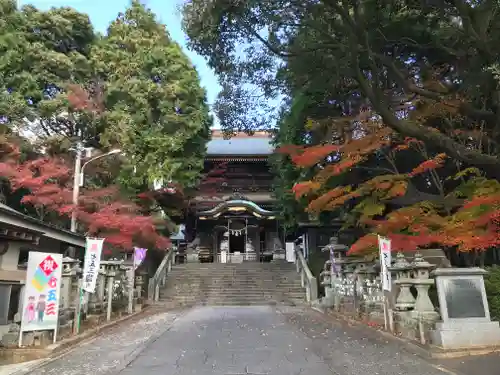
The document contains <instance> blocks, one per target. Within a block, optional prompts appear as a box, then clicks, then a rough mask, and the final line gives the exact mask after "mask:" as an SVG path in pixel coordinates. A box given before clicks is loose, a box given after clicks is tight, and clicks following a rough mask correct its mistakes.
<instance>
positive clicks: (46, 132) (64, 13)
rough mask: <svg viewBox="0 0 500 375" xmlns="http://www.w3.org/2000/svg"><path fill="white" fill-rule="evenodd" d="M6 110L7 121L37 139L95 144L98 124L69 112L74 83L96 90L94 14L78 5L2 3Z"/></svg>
mask: <svg viewBox="0 0 500 375" xmlns="http://www.w3.org/2000/svg"><path fill="white" fill-rule="evenodd" d="M0 15H2V20H3V22H2V24H1V25H0V41H1V42H0V93H1V94H0V113H1V114H2V116H3V122H4V124H7V125H8V126H9V127H11V128H16V129H19V130H20V131H22V132H25V133H28V134H30V136H31V137H33V136H36V137H37V138H41V139H43V140H45V139H52V138H54V137H57V138H59V139H61V138H62V137H63V139H68V138H69V139H71V138H73V137H75V136H77V135H78V134H80V135H81V136H82V137H83V138H84V139H86V140H89V141H93V142H94V144H95V141H96V138H97V134H98V132H99V129H98V124H96V123H93V122H92V121H90V119H88V118H85V117H76V116H71V115H69V113H70V109H69V108H68V95H69V94H70V90H68V85H69V84H77V85H81V86H83V87H87V86H88V88H90V87H91V86H92V83H91V79H92V67H91V64H90V60H89V59H90V55H89V54H90V50H91V45H92V43H94V40H95V35H94V30H93V27H92V25H91V23H90V20H89V17H88V16H87V15H86V14H82V13H79V12H77V11H76V10H74V9H72V8H52V9H51V10H49V11H46V12H42V11H39V10H37V9H36V8H35V7H33V6H25V7H23V8H22V9H20V10H18V9H17V8H16V2H15V1H12V0H1V1H0Z"/></svg>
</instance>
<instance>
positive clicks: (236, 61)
mask: <svg viewBox="0 0 500 375" xmlns="http://www.w3.org/2000/svg"><path fill="white" fill-rule="evenodd" d="M498 10H499V4H498V3H497V2H495V1H484V2H465V1H458V2H443V1H441V2H430V3H429V2H424V3H423V2H415V1H406V0H393V1H389V2H384V3H383V4H382V3H380V2H377V1H373V0H363V1H358V0H356V1H354V0H352V1H351V0H348V1H343V2H335V1H328V0H323V1H303V2H292V3H290V2H284V1H274V0H273V1H271V0H268V1H246V2H241V3H238V4H235V3H228V2H226V1H223V0H215V1H211V2H206V1H202V0H190V1H188V2H187V4H186V5H185V7H184V20H185V21H184V28H185V30H186V32H187V34H188V35H189V37H190V43H191V47H192V48H193V49H195V50H196V51H197V52H198V53H200V54H202V55H203V56H205V57H207V58H208V60H209V63H210V65H211V66H212V67H213V68H214V69H215V71H216V72H217V73H218V74H220V75H221V77H222V78H221V79H222V81H223V83H224V84H227V85H232V86H231V87H232V89H227V90H223V92H222V94H221V97H220V99H219V103H220V105H221V106H222V107H224V108H230V109H231V110H230V111H228V112H227V113H226V114H225V116H226V118H227V119H228V121H225V120H224V118H223V119H222V124H223V125H225V126H227V127H229V128H231V126H232V125H231V121H229V120H230V119H232V118H233V117H236V116H237V117H238V118H240V119H242V118H243V119H244V118H245V113H246V111H245V108H244V106H233V107H229V106H227V105H226V106H224V104H225V103H227V102H229V101H231V99H232V97H233V96H235V94H238V96H237V97H236V98H235V102H236V103H239V102H240V101H239V97H241V95H239V94H240V93H241V91H242V90H244V89H245V88H246V87H248V83H249V77H256V78H255V79H253V80H252V81H251V83H254V84H256V85H257V86H258V87H259V88H260V89H261V90H262V91H263V92H264V93H265V94H267V96H268V97H273V96H275V95H276V93H277V92H278V93H279V92H280V93H284V94H285V95H289V94H290V93H291V91H290V87H298V86H299V85H300V84H302V85H303V87H306V88H308V89H311V90H317V91H319V92H323V93H324V94H325V97H326V98H327V99H331V100H338V98H337V97H335V98H330V97H328V96H329V95H330V94H331V87H333V86H335V87H336V86H337V85H338V84H339V83H342V84H343V86H344V87H345V88H346V89H347V88H349V91H350V92H351V95H352V94H353V93H356V94H357V97H358V103H359V104H360V105H361V106H358V110H359V109H360V108H361V107H362V106H368V107H369V108H370V111H372V112H373V113H375V114H377V115H378V116H380V117H381V118H382V119H383V122H384V124H385V125H386V126H388V127H389V128H391V129H392V130H394V131H396V132H398V133H399V134H401V135H402V136H408V137H413V138H416V139H419V140H421V141H424V142H425V144H426V145H427V146H429V147H432V148H436V149H439V151H440V152H445V153H446V154H447V155H449V156H450V157H452V158H453V159H456V160H458V161H460V162H462V163H464V164H465V165H466V166H465V167H467V166H476V167H479V168H481V169H483V170H485V171H487V172H488V173H489V174H490V175H491V176H497V177H498V175H499V172H498V171H499V170H500V169H499V168H498V166H499V159H498V147H497V146H496V145H497V144H498V141H499V139H498V134H499V133H498V131H497V126H498V124H497V121H496V118H497V115H498V111H499V103H498V97H497V95H496V92H497V91H498V81H497V80H495V79H494V78H495V72H496V70H495V69H496V66H495V63H496V61H497V60H498V57H499V54H500V48H499V47H498V43H496V41H497V40H498V37H499V30H498V28H496V27H494V26H493V25H495V24H497V23H498V22H499V19H498V17H499V14H500V12H498ZM372 30H375V31H376V32H371V31H372ZM238 46H240V47H238ZM241 46H243V48H242V47H241ZM241 49H244V50H245V51H246V52H247V53H246V54H245V53H242V52H241ZM272 68H274V71H277V72H278V74H277V75H272V74H271V77H269V75H270V73H269V72H270V71H271V72H272V70H270V69H272ZM325 72H327V73H325ZM263 76H264V77H265V78H266V79H262V77H263ZM284 79H285V80H286V81H288V84H286V85H283V80H284ZM259 80H260V81H261V82H262V83H259ZM290 80H291V81H292V82H293V85H290ZM350 101H351V102H352V100H350ZM415 107H419V108H425V109H427V110H428V111H429V112H433V113H432V116H426V117H424V118H419V117H413V116H411V112H412V109H413V108H415ZM436 107H437V108H442V107H447V108H448V110H447V111H446V113H447V116H448V117H443V116H441V114H440V113H439V112H435V111H434V109H435V108H436ZM249 108H252V109H253V107H249ZM402 110H403V111H405V112H406V115H405V116H401V115H399V113H400V112H401V111H402ZM238 112H239V114H238ZM349 112H353V111H349ZM221 114H224V113H221ZM450 114H451V117H450ZM246 126H247V128H249V129H251V128H252V124H249V123H247V124H246ZM229 130H230V129H229Z"/></svg>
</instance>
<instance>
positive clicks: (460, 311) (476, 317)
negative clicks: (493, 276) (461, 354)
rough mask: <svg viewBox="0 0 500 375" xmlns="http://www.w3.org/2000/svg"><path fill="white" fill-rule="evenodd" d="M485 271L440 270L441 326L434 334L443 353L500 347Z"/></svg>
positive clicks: (438, 282)
mask: <svg viewBox="0 0 500 375" xmlns="http://www.w3.org/2000/svg"><path fill="white" fill-rule="evenodd" d="M486 273H487V272H486V271H485V270H483V269H481V268H438V269H436V270H434V271H433V272H432V275H433V276H434V277H435V278H436V287H437V292H438V298H439V308H440V313H441V319H442V321H441V322H438V323H436V328H435V330H434V331H432V332H431V340H432V343H433V344H434V345H436V346H439V347H441V348H443V349H465V348H474V347H488V346H497V345H500V326H499V324H498V322H492V321H491V318H490V311H489V307H488V300H487V299H486V290H485V288H484V278H483V277H484V275H485V274H486Z"/></svg>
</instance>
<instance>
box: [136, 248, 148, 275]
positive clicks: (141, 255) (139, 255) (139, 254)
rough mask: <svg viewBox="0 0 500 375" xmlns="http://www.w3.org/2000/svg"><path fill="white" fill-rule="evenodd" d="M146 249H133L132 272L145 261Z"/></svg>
mask: <svg viewBox="0 0 500 375" xmlns="http://www.w3.org/2000/svg"><path fill="white" fill-rule="evenodd" d="M147 251H148V249H141V248H139V247H134V270H136V269H137V268H139V266H140V265H141V264H142V262H143V261H144V259H146V253H147Z"/></svg>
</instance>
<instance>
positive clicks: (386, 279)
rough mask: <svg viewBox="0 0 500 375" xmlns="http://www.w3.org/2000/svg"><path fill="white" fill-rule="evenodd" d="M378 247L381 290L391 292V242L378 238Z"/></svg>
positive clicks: (387, 239)
mask: <svg viewBox="0 0 500 375" xmlns="http://www.w3.org/2000/svg"><path fill="white" fill-rule="evenodd" d="M378 247H379V251H380V270H381V278H382V290H386V291H388V292H390V291H391V286H392V279H391V271H389V268H390V267H391V261H392V259H391V240H390V239H389V238H385V237H380V236H378Z"/></svg>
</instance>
